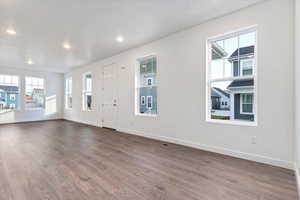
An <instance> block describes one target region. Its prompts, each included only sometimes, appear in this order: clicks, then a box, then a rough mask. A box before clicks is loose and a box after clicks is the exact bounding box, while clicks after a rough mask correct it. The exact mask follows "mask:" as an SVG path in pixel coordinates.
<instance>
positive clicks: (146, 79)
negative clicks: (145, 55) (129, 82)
mask: <svg viewBox="0 0 300 200" xmlns="http://www.w3.org/2000/svg"><path fill="white" fill-rule="evenodd" d="M139 70H140V75H139V85H140V86H146V85H149V86H150V85H155V84H156V58H155V57H151V58H149V59H145V60H142V61H140V69H139Z"/></svg>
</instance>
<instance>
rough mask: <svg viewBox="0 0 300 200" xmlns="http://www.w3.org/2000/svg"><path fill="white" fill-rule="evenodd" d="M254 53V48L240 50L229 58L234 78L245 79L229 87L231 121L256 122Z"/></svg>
mask: <svg viewBox="0 0 300 200" xmlns="http://www.w3.org/2000/svg"><path fill="white" fill-rule="evenodd" d="M254 51H255V49H254V46H247V47H243V48H239V49H237V50H236V51H235V52H234V53H233V54H232V55H231V56H230V57H229V58H228V60H229V62H231V63H232V66H233V76H234V77H243V79H240V80H234V81H232V82H231V83H230V84H229V86H228V87H227V90H228V91H230V95H231V98H230V99H231V100H232V104H231V106H232V108H233V109H232V111H231V117H230V118H231V119H240V120H247V121H254V108H253V100H254V98H253V95H254V92H253V90H254V80H253V78H252V77H251V76H252V75H253V66H254ZM247 77H249V78H247Z"/></svg>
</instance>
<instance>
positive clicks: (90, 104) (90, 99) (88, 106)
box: [86, 94, 92, 110]
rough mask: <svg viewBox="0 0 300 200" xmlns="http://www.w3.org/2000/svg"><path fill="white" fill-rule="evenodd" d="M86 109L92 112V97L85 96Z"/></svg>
mask: <svg viewBox="0 0 300 200" xmlns="http://www.w3.org/2000/svg"><path fill="white" fill-rule="evenodd" d="M86 103H87V109H88V110H92V95H90V94H88V95H87V96H86Z"/></svg>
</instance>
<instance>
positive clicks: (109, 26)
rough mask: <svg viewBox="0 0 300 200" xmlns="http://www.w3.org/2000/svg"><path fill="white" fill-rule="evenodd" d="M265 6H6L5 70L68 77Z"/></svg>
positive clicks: (211, 2) (15, 1)
mask: <svg viewBox="0 0 300 200" xmlns="http://www.w3.org/2000/svg"><path fill="white" fill-rule="evenodd" d="M260 1H263V0H1V1H0V66H5V67H20V68H32V69H38V70H47V71H55V72H65V71H68V70H70V68H72V67H78V66H82V65H86V64H88V63H91V62H93V61H96V60H99V59H103V58H106V57H109V56H112V55H115V54H117V53H119V52H121V51H124V50H126V49H129V48H132V47H135V46H138V45H141V44H144V43H147V42H150V41H153V40H155V39H158V38H161V37H163V36H166V35H168V34H170V33H174V32H176V31H179V30H182V29H184V28H187V27H190V26H193V25H196V24H199V23H201V22H203V21H206V20H208V19H211V18H215V17H217V16H221V15H224V14H226V13H230V12H233V11H235V10H238V9H241V8H244V7H247V6H250V5H252V4H255V3H258V2H260ZM7 28H13V29H15V30H16V32H17V34H16V35H15V36H12V35H8V34H7V33H6V29H7ZM118 35H122V36H123V37H124V39H125V40H124V42H123V43H117V42H116V40H115V39H116V37H117V36H118ZM65 41H69V42H70V44H71V45H72V49H70V50H66V49H64V48H62V45H63V43H64V42H65ZM28 59H32V60H33V62H34V65H28V64H26V61H27V60H28Z"/></svg>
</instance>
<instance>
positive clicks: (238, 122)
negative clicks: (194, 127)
mask: <svg viewBox="0 0 300 200" xmlns="http://www.w3.org/2000/svg"><path fill="white" fill-rule="evenodd" d="M206 122H208V123H215V124H226V125H234V126H249V127H257V126H258V125H257V122H256V121H254V122H246V121H245V122H244V121H230V120H227V121H226V120H218V119H206Z"/></svg>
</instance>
